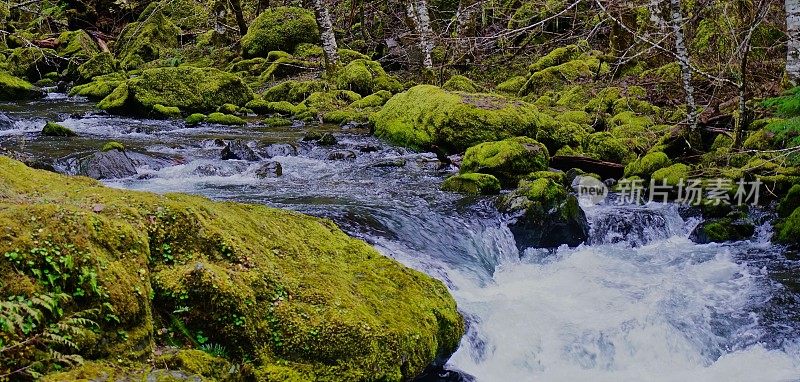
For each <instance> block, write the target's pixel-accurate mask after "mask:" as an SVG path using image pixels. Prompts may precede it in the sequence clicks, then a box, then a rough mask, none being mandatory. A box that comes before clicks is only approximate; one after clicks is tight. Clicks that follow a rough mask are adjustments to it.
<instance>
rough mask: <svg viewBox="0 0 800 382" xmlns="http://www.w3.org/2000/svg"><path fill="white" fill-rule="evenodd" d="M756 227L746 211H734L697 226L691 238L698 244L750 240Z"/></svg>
mask: <svg viewBox="0 0 800 382" xmlns="http://www.w3.org/2000/svg"><path fill="white" fill-rule="evenodd" d="M755 231H756V227H755V224H754V223H753V221H752V220H750V218H749V217H748V216H747V214H746V213H745V212H742V211H734V212H731V213H729V214H728V215H726V216H725V217H723V218H719V219H709V220H706V221H704V222H702V223H700V224H698V225H697V227H695V229H694V231H692V234H691V235H690V236H689V239H690V240H692V241H693V242H695V243H698V244H708V243H724V242H729V241H741V240H748V239H751V238H752V237H753V235H754V234H755Z"/></svg>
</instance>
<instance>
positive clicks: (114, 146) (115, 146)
mask: <svg viewBox="0 0 800 382" xmlns="http://www.w3.org/2000/svg"><path fill="white" fill-rule="evenodd" d="M111 150H117V151H125V146H123V145H122V143H119V142H114V141H110V142H106V143H105V144H104V145H103V147H102V148H101V149H100V151H102V152H108V151H111Z"/></svg>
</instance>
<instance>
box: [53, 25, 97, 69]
mask: <svg viewBox="0 0 800 382" xmlns="http://www.w3.org/2000/svg"><path fill="white" fill-rule="evenodd" d="M58 43H59V47H58V54H59V55H60V56H61V57H68V58H70V59H71V60H78V61H79V62H84V61H86V60H88V59H90V58H92V57H94V56H95V55H96V54H98V53H100V49H99V48H98V47H97V43H95V41H94V38H92V36H90V35H89V34H88V33H86V31H85V30H83V29H79V30H76V31H68V32H63V33H61V34H60V35H59V36H58Z"/></svg>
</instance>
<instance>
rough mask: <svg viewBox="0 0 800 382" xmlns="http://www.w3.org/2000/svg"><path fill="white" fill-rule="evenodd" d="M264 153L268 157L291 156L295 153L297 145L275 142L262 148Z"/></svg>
mask: <svg viewBox="0 0 800 382" xmlns="http://www.w3.org/2000/svg"><path fill="white" fill-rule="evenodd" d="M264 154H265V155H266V156H267V157H268V158H274V157H293V156H296V155H297V147H294V146H292V145H290V144H288V143H275V144H271V145H269V146H267V147H266V148H265V149H264Z"/></svg>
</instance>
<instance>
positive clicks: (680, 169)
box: [650, 163, 692, 186]
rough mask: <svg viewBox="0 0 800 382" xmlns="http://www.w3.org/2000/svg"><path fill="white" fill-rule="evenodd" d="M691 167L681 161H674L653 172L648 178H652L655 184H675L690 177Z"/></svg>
mask: <svg viewBox="0 0 800 382" xmlns="http://www.w3.org/2000/svg"><path fill="white" fill-rule="evenodd" d="M691 172H692V168H691V167H689V166H688V165H686V164H683V163H676V164H673V165H672V166H669V167H665V168H662V169H660V170H657V171H655V172H653V175H651V177H650V179H651V180H654V181H655V182H656V184H659V185H661V184H667V185H669V186H677V185H678V184H680V182H681V181H683V182H684V184H685V183H686V181H687V180H688V179H689V178H690V175H691Z"/></svg>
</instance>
